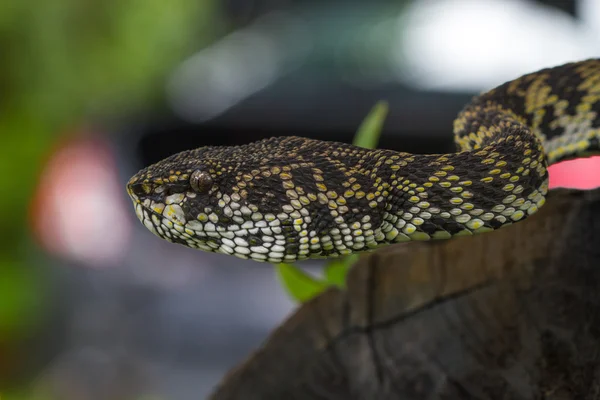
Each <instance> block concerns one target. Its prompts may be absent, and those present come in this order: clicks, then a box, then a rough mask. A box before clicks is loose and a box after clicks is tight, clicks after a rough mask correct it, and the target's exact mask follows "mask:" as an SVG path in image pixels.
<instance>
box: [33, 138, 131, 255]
mask: <svg viewBox="0 0 600 400" xmlns="http://www.w3.org/2000/svg"><path fill="white" fill-rule="evenodd" d="M123 190H124V189H123V188H122V187H121V185H119V181H118V175H117V170H116V165H115V160H114V157H113V155H112V153H111V150H110V147H109V146H108V144H107V143H106V142H105V141H103V140H102V139H100V138H91V137H75V138H70V139H68V140H66V141H65V142H64V143H62V144H61V145H60V146H59V147H58V148H57V149H56V150H55V151H54V152H53V153H52V154H51V156H50V159H49V161H48V163H47V164H46V166H45V168H44V170H43V172H42V176H41V179H40V183H39V186H38V189H37V193H36V196H35V200H34V202H33V203H32V205H31V216H32V218H31V228H32V231H33V233H34V236H35V237H36V238H37V239H38V241H39V242H40V243H41V244H42V246H43V247H44V248H45V249H47V250H48V251H49V252H51V253H54V254H56V255H58V256H62V257H65V258H69V259H72V260H75V261H79V262H82V263H84V264H86V265H108V264H115V263H118V262H119V261H120V260H121V259H122V256H123V254H124V252H125V251H126V249H127V246H128V242H129V240H128V239H129V234H130V228H131V221H130V219H129V218H128V216H127V213H126V209H125V204H124V198H123V195H122V192H123Z"/></svg>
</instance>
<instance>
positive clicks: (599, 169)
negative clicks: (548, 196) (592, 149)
mask: <svg viewBox="0 0 600 400" xmlns="http://www.w3.org/2000/svg"><path fill="white" fill-rule="evenodd" d="M548 170H549V172H550V188H556V187H564V188H573V189H594V188H597V187H600V157H598V156H596V157H590V158H578V159H575V160H569V161H563V162H561V163H558V164H554V165H552V166H551V167H550V168H549V169H548Z"/></svg>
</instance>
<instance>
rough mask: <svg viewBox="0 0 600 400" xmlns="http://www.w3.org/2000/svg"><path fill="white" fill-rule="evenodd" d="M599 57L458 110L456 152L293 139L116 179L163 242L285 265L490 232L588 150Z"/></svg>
mask: <svg viewBox="0 0 600 400" xmlns="http://www.w3.org/2000/svg"><path fill="white" fill-rule="evenodd" d="M599 113H600V59H588V60H584V61H579V62H571V63H567V64H564V65H560V66H556V67H551V68H545V69H541V70H539V71H537V72H533V73H529V74H526V75H523V76H521V77H519V78H517V79H514V80H512V81H508V82H506V83H504V84H502V85H500V86H498V87H496V88H494V89H492V90H489V91H487V92H484V93H481V94H479V95H477V96H475V97H473V99H472V100H471V101H470V102H469V103H468V104H467V105H466V106H464V108H463V109H462V111H460V113H459V114H458V117H457V118H456V119H455V121H454V125H453V133H454V141H455V143H456V147H457V150H456V152H454V153H448V154H410V153H406V152H399V151H394V150H389V149H379V148H377V149H367V148H362V147H358V146H354V145H351V144H347V143H339V142H330V141H323V140H316V139H309V138H304V137H297V136H280V137H271V138H267V139H263V140H259V141H255V142H252V143H248V144H244V145H237V146H204V147H200V148H197V149H192V150H186V151H182V152H179V153H177V154H173V155H171V156H169V157H167V158H165V159H163V160H161V161H159V162H157V163H155V164H152V165H149V166H147V167H146V168H144V169H142V170H141V171H139V172H138V173H136V174H135V175H134V176H133V177H132V178H131V179H130V180H129V182H128V183H127V186H126V189H127V192H128V195H129V196H130V198H131V200H132V202H133V205H134V208H135V213H136V215H137V217H138V219H139V220H140V221H141V223H142V224H143V225H144V226H145V227H146V228H147V229H148V230H150V231H151V232H152V233H154V234H155V235H157V236H159V237H160V238H163V239H165V240H167V241H170V242H173V243H178V244H181V245H184V246H187V247H191V248H195V249H199V250H203V251H207V252H214V253H222V254H227V255H233V256H236V257H239V258H242V259H251V260H255V261H260V262H270V263H290V262H295V261H299V260H305V259H313V258H333V257H339V256H347V255H350V254H353V253H360V252H364V251H372V250H375V249H377V248H380V247H381V246H386V245H391V244H395V243H403V242H410V241H427V240H440V239H452V238H455V237H462V236H471V235H475V234H480V233H486V232H492V231H495V230H498V229H501V228H503V227H506V226H509V225H511V224H514V223H517V222H520V221H524V220H525V219H527V218H528V217H529V216H531V215H533V214H535V213H536V212H537V211H538V210H539V209H540V207H542V206H543V205H544V203H545V201H546V197H547V195H548V191H549V186H548V182H549V175H548V167H549V166H550V165H552V164H555V163H557V162H560V161H563V160H567V159H573V158H578V157H588V156H590V155H594V154H597V153H598V152H599V151H600V117H599V116H598V114H599Z"/></svg>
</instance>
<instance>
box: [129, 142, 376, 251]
mask: <svg viewBox="0 0 600 400" xmlns="http://www.w3.org/2000/svg"><path fill="white" fill-rule="evenodd" d="M322 143H323V142H319V141H310V140H309V139H304V138H295V137H284V138H271V139H267V140H264V141H260V142H255V143H251V144H248V145H244V146H235V147H234V146H230V147H204V148H200V149H196V150H190V151H184V152H182V153H179V154H175V155H173V156H171V157H169V158H166V159H164V160H163V161H160V162H158V163H156V164H154V165H151V166H149V167H147V168H145V169H143V170H141V171H140V172H138V173H137V174H136V175H135V176H133V177H132V178H131V180H130V181H129V183H128V185H127V191H128V193H129V196H130V197H131V199H132V200H133V203H134V207H135V210H136V214H137V216H138V218H139V219H140V221H141V222H142V223H143V224H144V225H145V226H146V228H148V229H149V230H150V231H151V232H152V233H154V234H155V235H157V236H159V237H161V238H163V239H166V240H168V241H171V242H174V243H179V244H182V245H185V246H188V247H192V248H197V249H201V250H204V251H210V252H216V253H224V254H230V255H235V256H237V257H240V258H246V259H248V258H249V259H253V260H256V261H268V262H273V263H277V262H292V261H296V260H299V259H304V258H318V257H331V256H337V255H341V254H344V253H343V249H342V251H341V252H340V249H339V246H338V247H336V246H334V241H335V237H333V236H332V235H329V234H330V233H331V232H329V231H330V230H331V229H334V231H333V234H334V235H338V236H340V235H342V233H341V232H339V231H336V230H335V229H336V228H335V227H337V225H336V223H335V221H334V220H335V218H336V215H337V213H338V211H339V210H340V209H342V210H343V208H344V207H346V208H348V207H347V205H346V204H345V201H344V199H343V198H341V199H340V198H338V195H337V194H336V193H334V191H332V190H330V189H327V188H326V183H327V182H325V181H326V180H330V181H331V182H332V184H333V182H337V181H341V180H343V179H344V178H345V177H344V176H343V173H342V172H341V171H340V169H336V168H333V169H327V171H333V172H323V170H325V168H324V166H323V165H319V160H321V158H320V156H319V151H320V150H319V149H321V148H322V146H323V144H322ZM309 160H310V161H309ZM319 167H321V168H319ZM332 174H334V175H335V174H340V176H332ZM330 175H331V176H330ZM346 178H347V177H346ZM340 197H343V196H340ZM336 198H337V200H336ZM336 201H337V202H336ZM337 207H339V209H338V210H336V209H335V208H337ZM357 218H358V219H357V221H356V223H358V224H359V225H361V224H363V223H364V224H365V225H366V227H367V228H369V227H370V224H369V223H368V222H369V221H368V220H369V218H370V217H368V216H366V215H361V216H358V217H357ZM353 222H354V221H353ZM356 223H355V225H356ZM349 229H350V228H348V230H349ZM356 229H363V227H362V225H361V227H359V228H356ZM344 234H345V235H347V233H344ZM328 235H329V236H328ZM350 252H351V251H350V250H348V251H347V253H350Z"/></svg>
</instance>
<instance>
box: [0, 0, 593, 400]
mask: <svg viewBox="0 0 600 400" xmlns="http://www.w3.org/2000/svg"><path fill="white" fill-rule="evenodd" d="M0 55H1V56H0V93H1V94H0V135H1V136H0V166H1V167H0V171H2V172H3V173H2V174H1V175H0V194H1V196H0V224H1V225H0V226H1V228H2V229H1V230H0V235H2V240H1V241H0V398H1V399H2V400H6V399H48V400H54V399H60V400H70V399H73V400H88V399H90V400H92V399H93V400H96V399H97V400H113V399H157V400H158V399H168V400H186V399H200V398H204V397H205V396H206V395H207V394H208V393H209V392H210V391H211V389H212V388H213V387H214V385H215V384H216V383H217V382H218V380H219V379H220V378H221V377H222V376H223V374H224V373H225V372H226V371H227V370H228V369H229V368H231V367H233V366H234V365H235V364H236V363H238V362H240V361H241V360H243V359H244V358H245V357H246V356H247V355H248V354H249V353H250V352H251V351H252V350H253V349H254V348H256V347H257V346H258V345H259V344H260V343H261V341H262V340H264V339H265V337H266V336H267V335H268V333H269V332H270V331H271V330H272V329H273V328H274V327H275V326H276V325H277V324H278V323H279V322H281V321H282V319H283V318H285V317H286V315H288V314H289V313H290V312H291V311H292V310H293V308H294V307H295V305H294V304H293V303H292V302H291V301H290V300H289V299H288V298H287V296H286V294H285V293H284V292H283V290H282V288H281V287H280V286H279V283H278V282H277V280H276V277H275V274H274V272H273V269H272V267H271V266H270V265H267V264H258V263H254V262H251V261H247V262H243V261H242V260H237V259H234V258H230V257H226V256H221V255H215V254H207V253H203V252H198V251H194V250H191V249H187V248H184V247H182V246H177V245H172V244H170V243H168V242H166V241H162V240H159V239H158V238H156V237H154V236H153V235H152V234H151V233H150V232H149V231H147V230H146V229H145V228H144V227H143V226H142V225H141V224H140V223H139V222H138V221H137V219H136V217H135V213H134V212H133V209H132V207H131V205H130V204H129V201H128V199H127V198H126V193H125V190H124V185H125V182H126V181H127V180H128V178H129V177H130V176H131V175H132V174H134V173H135V172H136V171H137V170H139V169H140V168H142V167H143V166H145V165H147V164H149V163H153V162H156V161H158V160H159V159H161V158H163V157H166V156H168V155H170V154H172V153H174V152H176V151H180V150H184V149H188V148H193V147H199V146H204V145H227V144H242V143H247V142H250V141H253V140H257V139H260V138H264V137H268V136H274V135H292V134H293V135H302V136H307V137H312V138H319V139H326V140H338V141H346V142H350V141H351V140H352V137H353V135H354V132H355V130H356V128H357V127H358V125H359V123H360V122H361V120H362V118H363V117H364V116H365V115H366V114H367V112H368V111H369V109H370V108H371V107H372V106H373V105H374V104H375V102H376V101H378V100H381V99H383V100H387V101H388V102H389V104H390V113H389V116H388V119H387V121H386V125H385V129H384V132H383V137H382V139H381V142H380V146H381V147H386V148H392V149H397V150H403V151H410V152H418V153H433V152H446V151H453V150H454V147H453V142H452V134H451V127H452V120H453V119H454V117H455V116H456V114H457V112H458V111H459V110H460V109H461V108H462V106H463V105H464V104H465V103H466V102H468V101H469V99H470V98H471V96H473V95H474V94H477V93H478V92H480V91H483V90H486V89H489V88H491V87H493V86H496V85H498V84H500V83H503V82H504V81H506V80H510V79H513V78H515V77H517V76H519V75H521V74H523V73H527V72H531V71H534V70H537V69H540V68H543V67H548V66H554V65H558V64H561V63H564V62H568V61H574V60H580V59H585V58H589V57H597V56H600V2H598V1H596V0H579V1H567V0H562V1H561V0H544V1H542V0H537V1H534V0H529V1H525V0H413V1H408V0H388V1H384V0H379V1H374V0H372V1H369V2H366V1H358V0H357V1H350V0H346V1H341V0H339V1H334V0H329V1H325V0H314V1H310V0H221V1H219V0H170V1H162V0H144V1H140V0H86V1H81V0H53V1H41V0H38V1H35V0H28V1H27V0H24V1H19V0H8V1H6V0H5V1H2V2H0ZM594 171H595V172H594ZM598 171H600V163H599V162H598V160H597V159H591V160H588V161H587V164H585V165H584V166H583V167H582V164H581V162H570V163H565V164H564V165H559V166H557V167H555V168H554V169H553V171H552V175H551V176H552V185H553V186H574V187H580V188H591V187H595V186H598V182H599V181H600V179H599V178H600V177H599V176H598ZM305 266H306V268H307V269H308V270H311V269H315V270H316V268H318V267H319V264H318V263H307V265H305Z"/></svg>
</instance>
